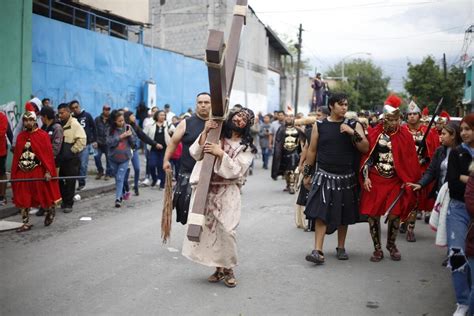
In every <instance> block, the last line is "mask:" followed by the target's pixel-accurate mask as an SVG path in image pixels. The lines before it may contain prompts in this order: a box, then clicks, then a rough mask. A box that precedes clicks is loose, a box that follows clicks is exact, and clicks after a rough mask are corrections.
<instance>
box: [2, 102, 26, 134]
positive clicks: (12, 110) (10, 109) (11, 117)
mask: <svg viewBox="0 0 474 316" xmlns="http://www.w3.org/2000/svg"><path fill="white" fill-rule="evenodd" d="M0 112H3V113H4V114H5V115H6V116H7V118H8V122H9V123H10V127H11V128H12V130H14V129H15V127H16V125H17V124H18V122H19V121H20V118H21V111H20V108H19V107H18V105H17V104H16V102H15V101H11V102H7V103H5V104H2V105H0Z"/></svg>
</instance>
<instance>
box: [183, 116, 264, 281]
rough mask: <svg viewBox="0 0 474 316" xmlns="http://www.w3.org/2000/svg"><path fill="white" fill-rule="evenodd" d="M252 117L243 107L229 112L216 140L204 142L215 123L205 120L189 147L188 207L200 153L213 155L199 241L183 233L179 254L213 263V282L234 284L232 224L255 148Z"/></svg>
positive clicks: (237, 216)
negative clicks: (190, 239) (190, 162)
mask: <svg viewBox="0 0 474 316" xmlns="http://www.w3.org/2000/svg"><path fill="white" fill-rule="evenodd" d="M254 119H255V117H254V114H253V112H252V110H250V109H247V108H242V109H241V110H240V111H238V112H234V113H232V114H231V115H230V116H229V118H228V119H227V120H226V121H225V122H224V126H223V128H222V133H221V137H220V141H219V143H218V144H213V143H209V142H206V138H207V136H208V133H209V131H210V130H212V129H216V128H217V127H218V124H217V122H216V121H213V120H209V121H207V122H206V124H205V126H204V131H203V132H202V133H201V135H200V136H199V138H198V139H197V140H196V141H195V142H194V144H193V145H192V146H191V148H190V149H189V152H190V154H191V156H192V157H193V158H194V159H196V161H197V163H196V165H195V166H194V169H193V172H192V173H191V178H190V183H191V185H192V186H193V195H192V197H191V207H192V205H193V203H194V201H195V193H196V191H195V190H194V189H195V187H196V185H197V183H198V181H199V174H200V173H201V169H202V167H203V156H204V154H205V153H207V154H211V155H213V156H215V157H216V162H215V164H214V168H213V170H212V175H211V182H210V187H209V193H208V194H207V199H206V207H205V211H204V216H205V222H204V225H203V226H202V233H201V236H200V241H199V242H193V241H189V240H188V238H187V237H185V239H184V244H183V255H184V256H185V257H187V258H188V259H190V260H192V261H194V262H197V263H200V264H203V265H206V266H210V267H215V268H216V271H215V272H214V273H213V274H212V275H211V276H210V277H209V278H208V281H209V282H211V283H217V282H219V281H221V280H224V283H225V285H226V286H228V287H235V286H236V285H237V280H236V278H235V276H234V272H233V268H234V267H235V266H236V265H237V244H236V228H237V226H238V225H239V222H240V188H241V186H242V184H243V180H244V177H245V174H246V172H247V170H248V168H249V167H250V164H251V163H252V160H253V156H254V153H256V152H257V148H256V147H255V146H254V145H253V138H252V136H251V135H250V127H251V126H252V125H253V124H254Z"/></svg>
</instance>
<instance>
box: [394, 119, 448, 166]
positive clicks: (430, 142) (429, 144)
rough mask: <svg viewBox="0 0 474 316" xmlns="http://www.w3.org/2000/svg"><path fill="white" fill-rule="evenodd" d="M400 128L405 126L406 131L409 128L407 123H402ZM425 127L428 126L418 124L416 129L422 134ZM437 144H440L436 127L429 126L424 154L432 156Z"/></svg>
mask: <svg viewBox="0 0 474 316" xmlns="http://www.w3.org/2000/svg"><path fill="white" fill-rule="evenodd" d="M402 128H405V129H406V130H407V131H408V132H410V128H409V127H408V124H406V125H403V126H402ZM427 129H428V126H426V125H420V127H419V128H418V130H417V131H419V132H421V133H422V134H423V135H425V134H426V131H427ZM410 134H411V133H410ZM439 145H440V141H439V134H438V132H437V131H436V128H431V129H430V131H429V133H428V136H427V137H426V154H425V156H428V157H430V158H432V157H433V155H434V152H435V151H436V148H438V147H439ZM427 167H428V166H426V168H427ZM426 168H425V169H426Z"/></svg>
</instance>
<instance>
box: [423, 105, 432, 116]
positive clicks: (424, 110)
mask: <svg viewBox="0 0 474 316" xmlns="http://www.w3.org/2000/svg"><path fill="white" fill-rule="evenodd" d="M421 115H423V116H428V115H430V110H429V109H428V107H427V106H425V107H424V108H423V111H421Z"/></svg>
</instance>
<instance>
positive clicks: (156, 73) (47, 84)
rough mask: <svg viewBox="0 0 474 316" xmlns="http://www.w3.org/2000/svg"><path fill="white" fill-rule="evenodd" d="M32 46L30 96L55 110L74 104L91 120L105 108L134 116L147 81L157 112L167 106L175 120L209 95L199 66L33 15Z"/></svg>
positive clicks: (199, 63)
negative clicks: (153, 88)
mask: <svg viewBox="0 0 474 316" xmlns="http://www.w3.org/2000/svg"><path fill="white" fill-rule="evenodd" d="M32 46H33V48H32V49H33V66H32V88H33V89H32V90H33V91H32V92H33V94H34V95H35V96H38V97H39V98H45V97H49V98H50V99H51V100H52V102H53V104H54V105H55V106H57V105H58V104H59V103H62V102H68V101H71V100H73V99H77V100H79V102H80V103H81V105H82V107H83V108H84V109H85V110H86V111H88V112H90V113H91V114H92V115H93V116H94V117H95V116H96V115H98V114H100V112H101V110H102V105H103V104H104V103H108V104H110V105H111V106H112V107H113V108H122V107H128V108H130V109H133V110H134V109H135V107H136V105H137V104H138V102H140V101H141V100H142V97H143V85H144V82H145V81H146V80H148V79H150V78H153V80H154V81H155V82H156V90H157V104H158V106H159V107H160V108H163V105H164V104H166V103H169V104H171V108H172V110H173V112H175V113H176V114H180V113H182V112H185V111H186V110H187V109H188V108H189V107H192V108H194V105H195V97H196V95H197V94H198V93H199V92H202V91H208V90H209V83H208V77H207V68H206V66H205V64H204V62H203V61H201V60H198V59H194V58H189V57H185V56H183V55H181V54H177V53H172V52H168V51H163V50H160V49H152V48H149V47H145V46H143V45H140V44H135V43H131V42H128V41H125V40H121V39H117V38H113V37H110V36H107V35H103V34H99V33H96V32H92V31H89V30H86V29H83V28H79V27H75V26H73V25H69V24H65V23H62V22H59V21H55V20H52V19H48V18H46V17H43V16H39V15H36V14H33V45H32ZM152 50H153V52H152ZM152 58H153V60H152Z"/></svg>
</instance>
